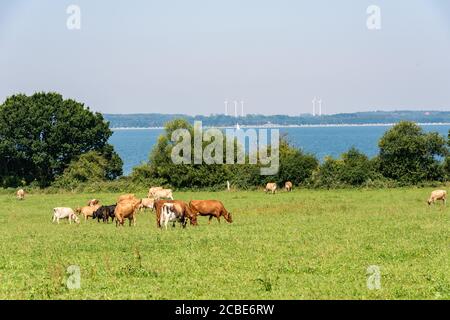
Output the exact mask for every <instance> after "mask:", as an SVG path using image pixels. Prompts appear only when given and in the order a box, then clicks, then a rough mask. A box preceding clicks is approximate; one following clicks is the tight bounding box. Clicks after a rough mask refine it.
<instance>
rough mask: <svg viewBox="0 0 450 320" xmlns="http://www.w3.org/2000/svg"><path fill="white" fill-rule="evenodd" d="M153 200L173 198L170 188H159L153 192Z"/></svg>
mask: <svg viewBox="0 0 450 320" xmlns="http://www.w3.org/2000/svg"><path fill="white" fill-rule="evenodd" d="M153 195H154V198H155V200H159V199H171V200H173V195H172V189H161V190H156V191H155V192H153Z"/></svg>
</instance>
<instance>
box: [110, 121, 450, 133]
mask: <svg viewBox="0 0 450 320" xmlns="http://www.w3.org/2000/svg"><path fill="white" fill-rule="evenodd" d="M395 124H396V123H360V124H351V123H339V124H302V125H276V124H265V125H240V128H242V129H245V128H261V129H267V128H332V127H392V126H394V125H395ZM417 124H418V125H419V126H450V122H430V123H427V122H423V123H417ZM203 128H218V129H235V128H236V127H235V126H225V127H223V126H215V127H214V126H203ZM163 129H164V127H116V128H111V130H113V131H121V130H163Z"/></svg>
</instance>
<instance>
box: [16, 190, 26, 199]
mask: <svg viewBox="0 0 450 320" xmlns="http://www.w3.org/2000/svg"><path fill="white" fill-rule="evenodd" d="M16 196H17V199H19V200H23V199H25V191H24V190H23V189H19V190H17V193H16Z"/></svg>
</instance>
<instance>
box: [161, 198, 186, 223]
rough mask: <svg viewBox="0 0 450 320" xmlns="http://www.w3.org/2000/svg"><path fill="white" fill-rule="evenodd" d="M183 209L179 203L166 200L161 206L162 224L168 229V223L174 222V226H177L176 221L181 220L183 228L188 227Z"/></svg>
mask: <svg viewBox="0 0 450 320" xmlns="http://www.w3.org/2000/svg"><path fill="white" fill-rule="evenodd" d="M181 212H182V209H181V206H180V204H178V203H168V202H165V203H164V204H163V205H162V208H161V221H160V223H161V225H163V226H164V227H165V228H166V230H167V225H168V224H169V222H172V223H173V224H172V227H174V228H175V222H177V221H178V222H180V223H181V225H182V226H183V228H185V227H186V217H185V216H184V214H182V213H181Z"/></svg>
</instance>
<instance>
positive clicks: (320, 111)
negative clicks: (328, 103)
mask: <svg viewBox="0 0 450 320" xmlns="http://www.w3.org/2000/svg"><path fill="white" fill-rule="evenodd" d="M317 102H318V103H319V117H321V116H322V98H319V100H318V101H317Z"/></svg>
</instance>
